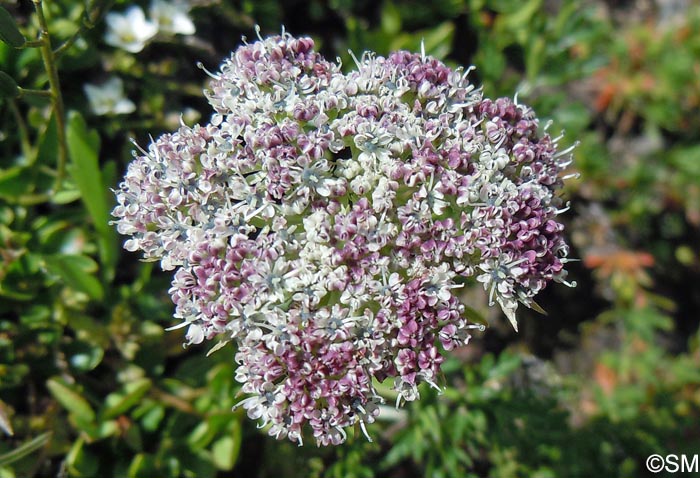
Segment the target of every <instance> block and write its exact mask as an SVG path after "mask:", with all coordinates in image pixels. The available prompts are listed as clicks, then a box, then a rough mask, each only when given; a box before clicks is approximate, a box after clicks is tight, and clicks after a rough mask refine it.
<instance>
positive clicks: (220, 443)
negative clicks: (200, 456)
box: [211, 436, 237, 470]
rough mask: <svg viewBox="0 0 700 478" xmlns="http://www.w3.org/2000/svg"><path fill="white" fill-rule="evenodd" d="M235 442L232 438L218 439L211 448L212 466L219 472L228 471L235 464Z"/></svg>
mask: <svg viewBox="0 0 700 478" xmlns="http://www.w3.org/2000/svg"><path fill="white" fill-rule="evenodd" d="M235 448H236V441H235V440H234V439H233V437H230V436H225V437H223V438H219V439H218V440H217V441H215V442H214V445H213V446H212V450H211V451H212V459H213V461H214V465H215V466H216V467H217V468H218V469H220V470H230V469H232V468H233V465H235V464H236V455H237V453H236V450H235Z"/></svg>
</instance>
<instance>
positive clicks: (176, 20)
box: [149, 0, 195, 35]
mask: <svg viewBox="0 0 700 478" xmlns="http://www.w3.org/2000/svg"><path fill="white" fill-rule="evenodd" d="M188 12H189V6H188V5H187V4H186V3H185V2H181V1H174V2H166V1H165V0H153V2H151V8H150V10H149V13H150V15H151V19H152V20H153V21H154V22H155V23H157V24H158V30H159V31H161V32H163V33H168V34H171V35H176V34H178V33H179V34H181V35H193V34H194V32H195V27H194V23H192V20H191V19H190V17H189V16H188V15H187V14H188Z"/></svg>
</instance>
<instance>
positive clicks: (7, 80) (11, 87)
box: [0, 71, 19, 98]
mask: <svg viewBox="0 0 700 478" xmlns="http://www.w3.org/2000/svg"><path fill="white" fill-rule="evenodd" d="M18 96H19V86H17V83H15V80H13V79H12V77H11V76H10V75H8V74H7V73H5V72H4V71H0V98H17V97H18Z"/></svg>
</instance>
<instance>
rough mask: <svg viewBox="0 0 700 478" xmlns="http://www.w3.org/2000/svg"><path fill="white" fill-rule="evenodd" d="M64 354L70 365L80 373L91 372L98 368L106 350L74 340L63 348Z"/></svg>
mask: <svg viewBox="0 0 700 478" xmlns="http://www.w3.org/2000/svg"><path fill="white" fill-rule="evenodd" d="M61 349H62V351H63V353H64V354H65V356H66V357H67V358H68V363H69V364H70V365H71V367H72V368H73V369H75V370H77V371H78V372H89V371H90V370H93V369H94V368H95V367H97V366H98V365H99V364H100V362H102V358H103V357H104V350H102V348H101V347H98V346H95V345H93V344H90V343H87V342H84V341H82V340H74V341H72V342H69V343H67V344H65V345H63V346H62V347H61Z"/></svg>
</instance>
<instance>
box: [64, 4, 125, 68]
mask: <svg viewBox="0 0 700 478" xmlns="http://www.w3.org/2000/svg"><path fill="white" fill-rule="evenodd" d="M112 3H114V1H113V0H109V1H98V2H97V5H96V6H90V7H86V8H85V11H84V12H83V20H82V22H81V23H80V28H78V31H76V32H75V33H74V34H73V36H72V37H70V38H69V39H68V40H66V41H65V42H64V43H63V44H62V45H61V46H59V47H58V48H56V50H54V52H53V53H54V58H59V57H60V56H61V55H63V54H64V53H65V52H66V51H67V50H68V49H69V48H70V47H71V46H73V44H74V43H75V42H76V40H77V39H78V38H80V37H81V36H82V34H83V33H85V32H86V31H88V30H92V29H93V28H95V25H97V24H98V23H99V22H100V21H101V20H102V17H103V16H104V14H105V13H106V12H107V10H109V8H110V7H111V6H112Z"/></svg>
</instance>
